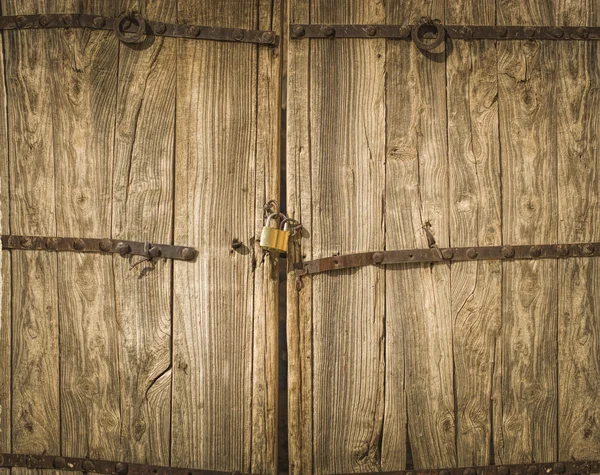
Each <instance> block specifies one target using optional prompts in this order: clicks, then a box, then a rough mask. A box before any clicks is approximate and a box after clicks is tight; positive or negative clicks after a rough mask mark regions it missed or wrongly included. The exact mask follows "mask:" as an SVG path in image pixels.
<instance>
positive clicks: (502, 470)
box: [498, 465, 510, 475]
mask: <svg viewBox="0 0 600 475" xmlns="http://www.w3.org/2000/svg"><path fill="white" fill-rule="evenodd" d="M498 475H510V468H508V467H505V466H504V465H502V466H500V467H498Z"/></svg>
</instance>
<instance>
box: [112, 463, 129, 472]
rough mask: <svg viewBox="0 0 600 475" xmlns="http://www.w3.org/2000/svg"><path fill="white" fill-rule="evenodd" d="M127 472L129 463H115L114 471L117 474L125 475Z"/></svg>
mask: <svg viewBox="0 0 600 475" xmlns="http://www.w3.org/2000/svg"><path fill="white" fill-rule="evenodd" d="M127 472H129V465H127V464H126V463H123V462H119V463H118V464H116V465H115V473H116V474H117V475H127Z"/></svg>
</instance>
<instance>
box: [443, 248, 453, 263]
mask: <svg viewBox="0 0 600 475" xmlns="http://www.w3.org/2000/svg"><path fill="white" fill-rule="evenodd" d="M442 257H443V258H444V259H446V260H447V261H448V260H450V259H452V258H453V257H454V251H453V250H452V249H444V250H442Z"/></svg>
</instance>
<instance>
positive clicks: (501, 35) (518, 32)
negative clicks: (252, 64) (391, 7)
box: [290, 17, 600, 50]
mask: <svg viewBox="0 0 600 475" xmlns="http://www.w3.org/2000/svg"><path fill="white" fill-rule="evenodd" d="M290 37H291V38H292V39H295V40H300V39H303V38H389V39H399V40H407V41H410V40H412V41H413V42H414V43H415V45H416V46H417V47H418V48H420V49H424V50H430V49H434V48H435V47H437V46H438V45H440V44H441V43H443V42H444V41H445V39H446V38H450V39H453V40H554V41H565V40H580V41H581V40H600V27H595V26H491V25H444V24H442V22H441V21H440V20H437V19H433V20H432V19H431V18H428V17H423V18H421V19H420V20H419V21H418V22H416V23H415V24H414V25H324V24H318V25H316V24H313V25H299V24H297V25H291V28H290ZM427 38H430V41H425V39H427Z"/></svg>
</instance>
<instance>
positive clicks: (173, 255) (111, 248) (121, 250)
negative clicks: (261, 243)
mask: <svg viewBox="0 0 600 475" xmlns="http://www.w3.org/2000/svg"><path fill="white" fill-rule="evenodd" d="M2 248H3V249H12V250H18V251H71V252H97V253H103V254H109V253H114V254H121V255H122V256H127V255H133V256H144V257H146V258H148V259H159V258H163V259H176V260H182V261H192V260H194V259H195V258H196V254H197V252H196V250H195V249H194V248H192V247H184V246H170V245H166V244H150V243H148V242H137V241H122V240H112V239H91V238H64V237H60V238H56V237H41V236H14V235H3V236H2Z"/></svg>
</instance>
